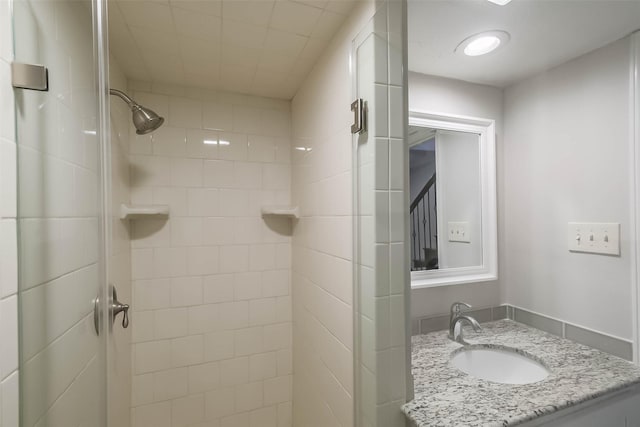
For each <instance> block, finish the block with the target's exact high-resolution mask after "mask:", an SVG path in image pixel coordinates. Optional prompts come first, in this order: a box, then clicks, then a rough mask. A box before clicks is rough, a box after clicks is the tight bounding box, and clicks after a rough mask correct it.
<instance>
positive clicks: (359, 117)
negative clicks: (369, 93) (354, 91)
mask: <svg viewBox="0 0 640 427" xmlns="http://www.w3.org/2000/svg"><path fill="white" fill-rule="evenodd" d="M351 111H353V124H352V125H351V133H352V134H354V135H355V134H357V133H362V132H364V131H365V130H367V126H366V117H365V114H364V100H363V99H362V98H358V99H356V100H355V101H353V102H352V103H351Z"/></svg>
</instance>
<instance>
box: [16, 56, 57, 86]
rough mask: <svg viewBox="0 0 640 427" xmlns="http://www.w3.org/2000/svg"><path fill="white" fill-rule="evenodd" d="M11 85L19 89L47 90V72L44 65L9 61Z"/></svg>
mask: <svg viewBox="0 0 640 427" xmlns="http://www.w3.org/2000/svg"><path fill="white" fill-rule="evenodd" d="M11 85H12V86H13V87H15V88H19V89H30V90H39V91H48V90H49V72H48V70H47V67H45V66H44V65H36V64H23V63H20V62H12V63H11Z"/></svg>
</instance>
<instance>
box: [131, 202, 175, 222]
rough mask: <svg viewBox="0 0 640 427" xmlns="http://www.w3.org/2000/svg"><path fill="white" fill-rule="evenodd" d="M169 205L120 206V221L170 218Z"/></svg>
mask: <svg viewBox="0 0 640 427" xmlns="http://www.w3.org/2000/svg"><path fill="white" fill-rule="evenodd" d="M168 216H169V206H168V205H126V204H124V203H123V204H121V205H120V219H141V218H157V217H164V218H166V217H168Z"/></svg>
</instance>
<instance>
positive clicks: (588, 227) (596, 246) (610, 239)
mask: <svg viewBox="0 0 640 427" xmlns="http://www.w3.org/2000/svg"><path fill="white" fill-rule="evenodd" d="M567 237H568V244H569V250H570V251H571V252H586V253H592V254H604V255H620V223H617V222H607V223H591V222H570V223H569V227H568V234H567Z"/></svg>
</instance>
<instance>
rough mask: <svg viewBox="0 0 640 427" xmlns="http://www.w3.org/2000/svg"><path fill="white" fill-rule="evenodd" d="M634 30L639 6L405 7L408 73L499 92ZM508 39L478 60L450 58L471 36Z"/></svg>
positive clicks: (617, 2) (569, 0)
mask: <svg viewBox="0 0 640 427" xmlns="http://www.w3.org/2000/svg"><path fill="white" fill-rule="evenodd" d="M637 29H640V0H513V1H511V2H510V3H508V4H507V5H505V6H498V5H495V4H493V3H490V2H488V1H486V0H430V1H424V0H409V2H408V38H409V70H411V71H416V72H419V73H423V74H431V75H436V76H442V77H449V78H454V79H459V80H465V81H470V82H474V83H482V84H489V85H493V86H498V87H505V86H508V85H510V84H512V83H514V82H517V81H519V80H521V79H523V78H526V77H528V76H531V75H534V74H536V73H539V72H542V71H544V70H548V69H550V68H552V67H555V66H557V65H560V64H561V63H563V62H566V61H568V60H570V59H573V58H576V57H578V56H580V55H583V54H585V53H587V52H590V51H592V50H594V49H597V48H599V47H602V46H604V45H606V44H608V43H611V42H613V41H616V40H618V39H620V38H622V37H624V36H626V35H628V34H630V33H631V32H633V31H634V30H637ZM490 30H504V31H507V32H508V33H509V34H510V35H511V40H510V41H509V42H508V43H507V44H506V45H505V46H503V47H501V48H499V49H497V50H496V51H494V52H492V53H489V54H487V55H484V56H476V57H468V56H465V55H462V54H456V53H454V50H455V48H456V47H457V46H458V44H459V43H460V42H462V41H463V40H464V39H466V38H467V37H469V36H472V35H474V34H477V33H480V32H483V31H490Z"/></svg>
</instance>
